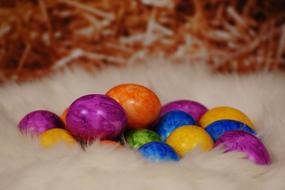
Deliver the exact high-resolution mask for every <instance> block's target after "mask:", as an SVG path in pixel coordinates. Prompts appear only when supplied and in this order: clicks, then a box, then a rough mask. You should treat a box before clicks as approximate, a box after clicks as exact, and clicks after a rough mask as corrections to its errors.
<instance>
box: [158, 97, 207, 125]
mask: <svg viewBox="0 0 285 190" xmlns="http://www.w3.org/2000/svg"><path fill="white" fill-rule="evenodd" d="M174 110H180V111H184V112H186V113H188V114H189V115H191V116H192V117H193V119H194V120H195V121H198V120H199V119H200V118H201V116H202V115H204V113H206V112H207V110H208V109H207V108H206V107H205V106H204V105H202V104H200V103H198V102H195V101H192V100H176V101H173V102H169V103H167V104H165V105H164V106H162V108H161V111H160V116H163V115H164V114H166V113H168V112H170V111H174Z"/></svg>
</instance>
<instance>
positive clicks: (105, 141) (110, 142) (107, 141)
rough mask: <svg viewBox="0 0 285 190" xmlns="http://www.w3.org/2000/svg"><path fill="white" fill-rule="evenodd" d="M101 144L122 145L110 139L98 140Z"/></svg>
mask: <svg viewBox="0 0 285 190" xmlns="http://www.w3.org/2000/svg"><path fill="white" fill-rule="evenodd" d="M100 143H101V144H107V145H112V146H114V147H117V148H119V147H122V145H121V144H120V143H118V142H116V141H112V140H102V141H100Z"/></svg>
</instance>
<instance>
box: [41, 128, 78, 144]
mask: <svg viewBox="0 0 285 190" xmlns="http://www.w3.org/2000/svg"><path fill="white" fill-rule="evenodd" d="M39 141H40V145H41V146H42V147H44V148H49V147H52V146H54V145H56V144H59V143H64V144H66V145H74V144H76V140H75V139H74V138H73V137H72V136H71V135H70V134H69V132H68V131H67V130H65V129H59V128H54V129H49V130H47V131H46V132H44V133H42V134H41V135H40V137H39Z"/></svg>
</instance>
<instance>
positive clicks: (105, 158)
mask: <svg viewBox="0 0 285 190" xmlns="http://www.w3.org/2000/svg"><path fill="white" fill-rule="evenodd" d="M184 62H185V63H183V64H172V63H169V61H167V60H165V59H163V58H156V59H150V60H147V61H146V63H145V64H133V65H132V64H129V66H128V67H126V68H113V67H109V68H106V69H103V70H102V71H98V72H96V73H94V74H90V73H89V74H88V73H86V72H85V71H83V70H81V69H79V68H77V69H73V70H65V71H64V72H58V73H56V74H54V75H53V76H51V77H49V78H45V79H42V80H39V81H34V82H30V83H25V84H22V85H18V84H14V83H10V84H6V85H5V86H2V87H1V88H0V121H1V122H0V189H1V190H96V189H104V190H108V189H116V190H121V189H122V190H128V189H130V190H133V189H136V190H140V189H147V190H152V189H153V190H158V189H162V190H168V189H171V190H174V189H176V190H184V189H185V190H186V189H187V190H207V189H209V190H214V189H217V190H241V189H251V190H263V189H270V190H278V189H280V190H284V189H285V181H284V176H285V138H284V133H285V99H284V98H285V75H284V73H279V72H272V73H266V72H261V73H257V74H253V75H248V76H237V75H219V74H213V73H211V72H210V71H208V70H207V69H206V68H203V67H201V66H193V65H192V64H189V63H187V60H185V61H184ZM123 82H131V83H140V84H143V85H146V86H148V87H150V88H151V89H153V90H154V91H155V92H157V94H158V95H159V97H160V98H161V101H162V102H163V103H165V102H168V101H172V100H175V99H192V100H196V101H199V102H201V103H203V104H205V105H206V106H208V107H209V108H211V107H214V106H222V105H228V106H233V107H236V108H238V109H240V110H242V111H243V112H245V113H246V114H247V115H248V116H249V117H250V118H251V119H252V120H253V121H254V123H255V124H256V126H257V128H258V135H259V136H260V137H261V138H262V140H263V142H264V143H265V145H266V147H267V148H268V150H269V152H270V154H271V156H272V160H273V163H272V165H270V166H258V165H255V164H253V163H252V162H251V161H248V160H246V159H242V158H243V156H244V155H243V154H240V153H227V154H223V153H222V152H221V151H219V150H213V151H210V152H207V153H202V152H199V151H198V150H196V151H194V152H192V153H190V154H189V155H187V156H186V157H185V158H183V159H182V160H181V161H180V162H178V163H158V164H153V163H148V162H146V161H145V160H144V159H143V158H141V157H140V155H138V153H137V152H135V151H133V150H130V149H127V148H122V149H115V148H114V147H112V146H111V145H99V143H94V144H93V145H92V146H90V147H88V148H87V149H86V151H82V150H81V149H80V148H79V147H78V148H77V147H75V148H67V147H65V146H61V145H59V146H58V147H55V148H52V149H49V150H43V149H42V148H40V147H39V146H38V142H37V139H36V138H35V139H31V138H28V137H26V136H23V135H21V134H20V133H19V131H18V130H17V127H16V126H17V123H18V121H19V120H20V119H21V117H23V115H25V114H26V113H28V112H30V111H32V110H35V109H48V110H51V111H53V112H56V113H58V114H60V113H61V112H62V111H63V110H64V108H66V107H67V106H68V105H69V104H70V103H71V102H72V101H73V100H74V99H75V98H77V97H79V96H81V95H85V94H89V93H104V92H106V90H108V89H109V88H111V87H112V86H114V85H117V84H119V83H123Z"/></svg>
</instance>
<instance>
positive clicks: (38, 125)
mask: <svg viewBox="0 0 285 190" xmlns="http://www.w3.org/2000/svg"><path fill="white" fill-rule="evenodd" d="M63 126H64V125H63V123H62V121H61V119H60V118H59V117H58V116H57V115H56V114H54V113H52V112H50V111H46V110H37V111H33V112H30V113H28V114H27V115H25V116H24V117H23V119H22V120H21V121H20V122H19V124H18V128H19V129H20V131H21V132H22V133H24V134H30V135H32V136H34V135H39V134H41V133H43V132H45V131H46V130H48V129H52V128H63Z"/></svg>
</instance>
